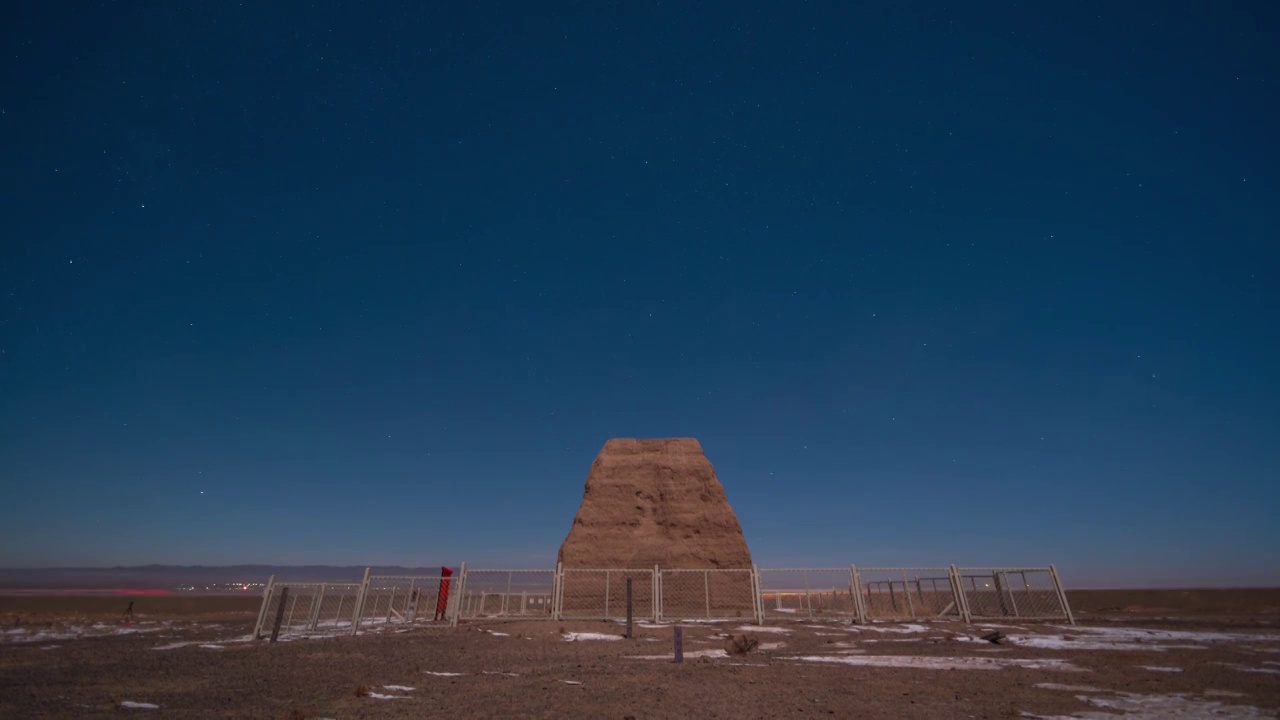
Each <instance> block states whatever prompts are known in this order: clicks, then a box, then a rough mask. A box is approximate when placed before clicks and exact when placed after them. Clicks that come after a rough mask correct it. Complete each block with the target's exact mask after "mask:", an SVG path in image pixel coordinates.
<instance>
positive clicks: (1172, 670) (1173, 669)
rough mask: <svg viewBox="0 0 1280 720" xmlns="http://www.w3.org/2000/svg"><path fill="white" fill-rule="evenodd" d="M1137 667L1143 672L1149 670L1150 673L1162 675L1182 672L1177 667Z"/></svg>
mask: <svg viewBox="0 0 1280 720" xmlns="http://www.w3.org/2000/svg"><path fill="white" fill-rule="evenodd" d="M1138 667H1139V668H1142V669H1143V670H1150V671H1151V672H1163V673H1175V672H1182V668H1179V667H1161V666H1160V665H1139V666H1138Z"/></svg>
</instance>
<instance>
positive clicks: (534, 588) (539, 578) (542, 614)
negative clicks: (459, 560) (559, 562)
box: [458, 569, 556, 620]
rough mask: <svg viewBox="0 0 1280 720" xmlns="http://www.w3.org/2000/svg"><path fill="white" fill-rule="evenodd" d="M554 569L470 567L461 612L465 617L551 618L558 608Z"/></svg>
mask: <svg viewBox="0 0 1280 720" xmlns="http://www.w3.org/2000/svg"><path fill="white" fill-rule="evenodd" d="M555 589H556V572H555V571H554V570H487V569H486V570H470V569H469V570H467V572H466V581H465V584H464V589H463V590H462V597H461V598H459V603H460V605H459V608H458V610H459V612H460V613H461V617H463V618H464V619H480V618H522V619H526V620H533V619H546V620H550V619H551V618H552V616H553V612H554V610H555V604H554V602H553V600H554V597H555Z"/></svg>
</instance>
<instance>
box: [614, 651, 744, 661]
mask: <svg viewBox="0 0 1280 720" xmlns="http://www.w3.org/2000/svg"><path fill="white" fill-rule="evenodd" d="M630 657H631V659H632V660H667V661H671V660H675V655H674V654H668V655H632V656H630ZM684 657H685V659H686V660H688V659H689V658H723V657H729V653H727V652H725V651H724V650H693V651H690V652H686V653H685V654H684Z"/></svg>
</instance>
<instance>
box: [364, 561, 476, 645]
mask: <svg viewBox="0 0 1280 720" xmlns="http://www.w3.org/2000/svg"><path fill="white" fill-rule="evenodd" d="M455 583H456V578H454V577H452V576H445V575H442V574H435V575H370V576H369V580H368V582H367V583H365V588H364V595H363V598H362V601H361V603H360V614H359V616H358V617H357V619H356V623H355V627H354V628H353V630H352V631H353V632H354V631H355V630H358V629H359V627H360V626H362V625H363V626H372V625H383V624H390V625H394V624H400V623H417V624H447V623H448V622H449V621H450V620H451V619H452V617H453V616H452V613H451V610H453V608H454V606H456V604H457V596H456V594H454V593H452V592H451V590H452V589H453V585H454V584H455Z"/></svg>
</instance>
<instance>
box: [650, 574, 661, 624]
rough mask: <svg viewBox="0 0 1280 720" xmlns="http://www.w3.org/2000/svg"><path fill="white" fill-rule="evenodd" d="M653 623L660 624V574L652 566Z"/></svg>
mask: <svg viewBox="0 0 1280 720" xmlns="http://www.w3.org/2000/svg"><path fill="white" fill-rule="evenodd" d="M652 597H653V621H654V622H655V623H658V622H662V574H661V573H660V572H659V570H658V566H657V565H654V566H653V596H652Z"/></svg>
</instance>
